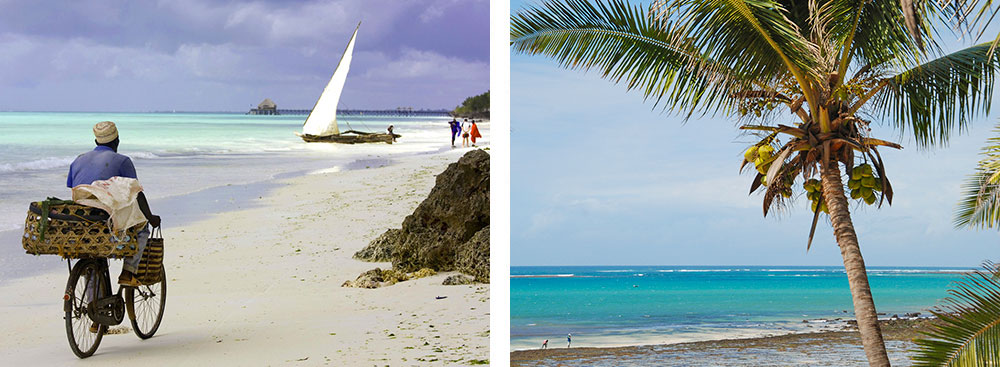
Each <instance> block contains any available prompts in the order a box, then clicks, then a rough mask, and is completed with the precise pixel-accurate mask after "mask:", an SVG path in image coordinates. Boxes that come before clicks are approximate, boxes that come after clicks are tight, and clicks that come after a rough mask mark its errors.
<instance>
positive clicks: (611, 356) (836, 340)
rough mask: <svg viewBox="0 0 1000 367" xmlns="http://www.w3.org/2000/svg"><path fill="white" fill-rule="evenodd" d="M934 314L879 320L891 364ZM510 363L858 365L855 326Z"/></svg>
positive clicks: (525, 357)
mask: <svg viewBox="0 0 1000 367" xmlns="http://www.w3.org/2000/svg"><path fill="white" fill-rule="evenodd" d="M932 322H933V319H927V318H921V319H897V320H883V321H880V323H881V326H882V334H883V336H884V337H885V340H886V347H887V348H888V349H889V357H890V360H891V361H892V365H893V366H908V365H910V355H911V353H910V352H909V350H910V349H912V348H913V346H914V345H915V344H913V342H912V340H913V338H916V337H918V336H920V331H921V330H926V329H927V328H928V327H929V326H930V323H932ZM510 363H511V366H624V365H656V366H861V365H865V364H866V363H867V362H866V360H865V355H864V350H863V349H862V348H861V339H860V336H859V335H858V333H857V330H850V329H848V330H844V331H827V332H818V333H805V334H789V335H782V336H772V337H764V338H748V339H726V340H713V341H704V342H694V343H681V344H669V345H643V346H629V347H614V348H569V349H567V348H552V349H545V350H542V349H534V350H522V351H514V352H511V353H510Z"/></svg>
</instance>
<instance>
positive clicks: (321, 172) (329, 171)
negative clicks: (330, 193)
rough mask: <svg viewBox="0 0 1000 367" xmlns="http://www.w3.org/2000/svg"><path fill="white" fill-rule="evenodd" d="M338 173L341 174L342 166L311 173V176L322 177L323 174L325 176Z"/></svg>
mask: <svg viewBox="0 0 1000 367" xmlns="http://www.w3.org/2000/svg"><path fill="white" fill-rule="evenodd" d="M337 172H340V166H334V167H330V168H324V169H318V170H315V171H312V172H309V174H310V175H321V174H324V173H337Z"/></svg>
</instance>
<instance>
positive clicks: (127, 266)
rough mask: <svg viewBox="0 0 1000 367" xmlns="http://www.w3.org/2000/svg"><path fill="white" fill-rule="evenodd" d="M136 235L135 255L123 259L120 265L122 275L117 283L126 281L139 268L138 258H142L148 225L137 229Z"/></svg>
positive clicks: (147, 238)
mask: <svg viewBox="0 0 1000 367" xmlns="http://www.w3.org/2000/svg"><path fill="white" fill-rule="evenodd" d="M136 236H138V242H139V244H138V250H137V251H136V252H135V255H132V257H130V258H127V259H124V264H123V265H122V275H121V276H119V277H118V283H122V281H126V282H128V281H129V280H130V279H131V278H132V276H133V275H134V274H135V272H136V269H138V268H139V260H142V252H143V251H145V250H146V242H147V241H148V240H149V226H146V227H145V228H143V229H142V230H141V231H139V233H137V234H136ZM126 272H128V273H126ZM126 278H128V279H126Z"/></svg>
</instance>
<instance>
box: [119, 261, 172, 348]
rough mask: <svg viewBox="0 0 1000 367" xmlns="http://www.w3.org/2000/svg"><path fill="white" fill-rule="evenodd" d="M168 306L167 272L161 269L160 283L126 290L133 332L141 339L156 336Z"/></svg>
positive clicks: (126, 301) (126, 303)
mask: <svg viewBox="0 0 1000 367" xmlns="http://www.w3.org/2000/svg"><path fill="white" fill-rule="evenodd" d="M166 304H167V271H166V269H164V268H160V282H159V283H156V284H150V285H141V286H138V287H135V288H133V287H129V288H126V289H125V307H126V309H127V310H128V316H129V320H130V321H132V330H133V331H135V335H137V336H139V338H140V339H149V338H151V337H153V334H156V329H159V328H160V321H161V320H163V308H164V307H165V306H166Z"/></svg>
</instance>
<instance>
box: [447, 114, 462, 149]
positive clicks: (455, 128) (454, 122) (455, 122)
mask: <svg viewBox="0 0 1000 367" xmlns="http://www.w3.org/2000/svg"><path fill="white" fill-rule="evenodd" d="M448 125H450V126H451V147H452V148H454V147H455V137H457V136H458V133H459V132H460V131H462V127H461V126H459V124H458V120H456V119H454V118H452V119H451V121H450V122H448Z"/></svg>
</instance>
